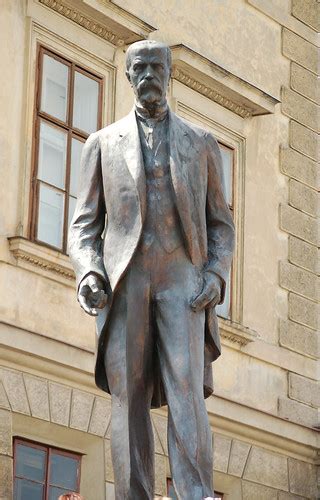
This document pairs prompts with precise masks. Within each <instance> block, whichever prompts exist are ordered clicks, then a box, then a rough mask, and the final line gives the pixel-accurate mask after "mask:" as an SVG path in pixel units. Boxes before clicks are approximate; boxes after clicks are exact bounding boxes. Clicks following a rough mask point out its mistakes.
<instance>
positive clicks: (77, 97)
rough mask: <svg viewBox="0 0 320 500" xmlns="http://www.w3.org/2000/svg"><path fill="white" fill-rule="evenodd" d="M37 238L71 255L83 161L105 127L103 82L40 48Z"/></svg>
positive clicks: (34, 189) (33, 230)
mask: <svg viewBox="0 0 320 500" xmlns="http://www.w3.org/2000/svg"><path fill="white" fill-rule="evenodd" d="M38 68H39V69H38V82H37V97H36V113H35V115H36V116H35V144H34V173H33V183H32V220H31V237H32V239H33V240H35V241H37V242H41V243H44V244H46V245H49V246H51V247H53V248H56V249H58V250H60V251H62V252H63V253H66V251H67V232H68V227H69V225H70V222H71V218H72V216H73V212H74V209H75V204H76V199H77V190H78V177H79V166H80V156H81V151H82V148H83V144H84V142H85V140H86V139H87V137H88V135H89V134H90V133H92V132H95V131H96V130H98V129H99V128H101V112H102V78H100V77H98V76H97V75H94V74H92V73H91V72H89V71H87V70H85V69H84V68H81V67H80V66H78V65H77V64H75V63H74V62H71V61H68V60H67V59H64V58H62V57H60V56H59V55H57V54H54V53H53V52H51V51H49V50H47V49H45V48H44V47H40V48H39V55H38Z"/></svg>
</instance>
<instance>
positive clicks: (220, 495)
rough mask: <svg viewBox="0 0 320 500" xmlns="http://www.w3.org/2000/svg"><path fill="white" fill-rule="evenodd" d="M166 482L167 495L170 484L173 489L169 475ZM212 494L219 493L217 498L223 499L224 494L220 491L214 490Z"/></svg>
mask: <svg viewBox="0 0 320 500" xmlns="http://www.w3.org/2000/svg"><path fill="white" fill-rule="evenodd" d="M166 484H167V495H169V488H170V486H172V488H173V490H174V486H173V481H172V478H171V477H167V481H166ZM213 494H214V495H219V497H220V498H219V500H223V497H224V494H223V493H221V492H220V491H214V492H213ZM168 498H171V497H169V496H168ZM213 498H214V499H215V498H216V497H215V496H214V497H213Z"/></svg>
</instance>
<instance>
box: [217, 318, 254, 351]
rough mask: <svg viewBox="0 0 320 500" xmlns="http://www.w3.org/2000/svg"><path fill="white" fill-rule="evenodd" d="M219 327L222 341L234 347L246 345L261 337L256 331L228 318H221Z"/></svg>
mask: <svg viewBox="0 0 320 500" xmlns="http://www.w3.org/2000/svg"><path fill="white" fill-rule="evenodd" d="M219 329H220V336H221V340H222V342H223V343H224V344H226V345H229V346H230V347H233V348H235V347H238V348H241V347H244V346H246V345H247V344H249V342H253V341H254V340H258V339H259V334H258V333H257V332H256V331H254V330H251V328H247V327H246V326H243V325H241V324H240V323H236V322H234V321H230V320H228V319H224V318H219Z"/></svg>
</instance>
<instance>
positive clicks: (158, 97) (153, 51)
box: [126, 40, 171, 112]
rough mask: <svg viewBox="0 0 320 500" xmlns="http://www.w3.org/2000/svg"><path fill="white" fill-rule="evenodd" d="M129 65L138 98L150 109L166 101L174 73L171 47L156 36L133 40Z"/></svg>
mask: <svg viewBox="0 0 320 500" xmlns="http://www.w3.org/2000/svg"><path fill="white" fill-rule="evenodd" d="M126 65H127V71H126V75H127V78H128V80H129V82H130V84H131V86H132V88H133V91H134V94H135V96H136V99H137V101H138V102H139V103H140V104H141V105H142V106H143V107H145V108H147V109H149V110H150V111H151V112H152V110H155V109H156V108H157V107H158V106H161V105H163V104H164V103H165V101H166V91H167V87H168V83H169V79H170V73H171V52H170V48H169V47H168V46H167V45H165V44H164V43H160V42H156V41H154V40H143V41H142V42H136V43H133V44H132V45H130V47H129V48H128V50H127V55H126Z"/></svg>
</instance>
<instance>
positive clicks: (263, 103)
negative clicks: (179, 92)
mask: <svg viewBox="0 0 320 500" xmlns="http://www.w3.org/2000/svg"><path fill="white" fill-rule="evenodd" d="M171 51H172V67H173V73H172V74H173V78H174V79H175V80H177V81H179V82H181V83H183V84H184V85H186V86H187V87H189V88H191V89H192V90H195V91H196V92H199V94H202V95H203V96H205V97H207V98H208V99H210V100H211V101H213V102H216V103H217V104H220V105H221V106H223V107H224V108H226V109H228V110H230V111H232V112H233V113H235V114H237V115H238V116H240V117H241V118H249V117H250V116H257V115H265V114H269V113H274V107H275V105H276V104H277V103H278V102H279V100H278V99H276V98H275V97H273V96H271V95H269V94H267V93H266V92H265V91H263V90H261V89H259V88H258V87H256V86H255V85H253V84H252V83H250V82H248V81H246V80H244V79H243V78H240V77H239V76H237V75H235V74H234V73H232V72H231V71H230V70H229V69H227V68H225V67H223V66H221V65H220V64H218V63H217V62H215V61H213V60H211V59H208V58H207V57H205V56H203V55H202V54H200V53H198V52H196V51H194V50H193V49H191V48H190V47H187V46H186V45H183V44H180V45H173V46H171Z"/></svg>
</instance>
